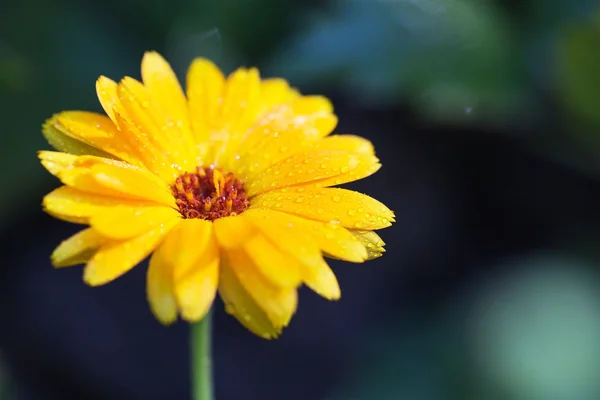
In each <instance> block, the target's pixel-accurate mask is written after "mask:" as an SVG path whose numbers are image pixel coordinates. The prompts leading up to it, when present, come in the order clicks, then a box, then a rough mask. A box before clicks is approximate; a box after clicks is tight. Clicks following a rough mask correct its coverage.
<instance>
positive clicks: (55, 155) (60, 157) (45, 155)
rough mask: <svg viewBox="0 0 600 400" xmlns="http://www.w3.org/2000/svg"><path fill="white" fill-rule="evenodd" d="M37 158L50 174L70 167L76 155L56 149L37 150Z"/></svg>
mask: <svg viewBox="0 0 600 400" xmlns="http://www.w3.org/2000/svg"><path fill="white" fill-rule="evenodd" d="M38 158H39V159H40V161H41V163H42V165H43V166H44V168H46V169H47V170H48V172H50V173H51V174H52V175H58V174H59V173H60V172H61V171H64V170H65V169H67V168H70V167H72V166H73V163H75V160H77V158H78V157H77V156H76V155H73V154H67V153H60V152H57V151H39V152H38Z"/></svg>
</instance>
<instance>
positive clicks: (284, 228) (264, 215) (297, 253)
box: [244, 209, 340, 300]
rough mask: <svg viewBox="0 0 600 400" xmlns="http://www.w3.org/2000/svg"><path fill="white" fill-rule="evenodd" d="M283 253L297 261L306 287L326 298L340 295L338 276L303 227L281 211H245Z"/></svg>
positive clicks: (331, 298)
mask: <svg viewBox="0 0 600 400" xmlns="http://www.w3.org/2000/svg"><path fill="white" fill-rule="evenodd" d="M244 215H245V216H246V217H247V218H248V219H250V220H251V221H252V222H253V223H254V224H255V225H256V226H257V228H258V229H260V231H261V232H262V233H263V234H264V235H265V236H267V237H268V238H269V239H270V240H271V241H272V242H273V243H274V244H275V245H276V246H277V247H278V248H279V249H280V250H281V251H282V252H284V253H285V254H287V255H289V256H290V257H291V258H290V260H291V259H296V260H297V261H299V262H300V270H301V275H302V280H303V281H304V283H306V285H307V286H308V287H310V288H311V289H312V290H314V291H315V292H316V293H318V294H319V295H321V296H323V297H325V298H326V299H329V300H336V299H339V298H340V287H339V285H338V282H337V279H336V277H335V275H334V274H333V272H332V271H331V269H330V268H329V266H328V265H327V263H326V262H325V260H323V257H322V256H321V249H320V248H319V246H318V245H317V243H316V241H315V239H314V238H313V237H311V236H310V235H309V234H307V230H306V227H305V226H304V225H301V224H298V223H297V220H295V219H294V218H289V217H288V215H287V214H284V213H278V212H276V213H273V212H271V211H270V210H261V209H250V210H248V211H246V212H245V214H244Z"/></svg>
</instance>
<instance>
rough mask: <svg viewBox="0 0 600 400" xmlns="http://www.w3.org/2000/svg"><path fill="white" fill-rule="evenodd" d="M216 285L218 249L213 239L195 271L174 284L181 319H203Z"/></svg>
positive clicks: (215, 292)
mask: <svg viewBox="0 0 600 400" xmlns="http://www.w3.org/2000/svg"><path fill="white" fill-rule="evenodd" d="M218 284H219V249H218V247H217V246H216V242H215V241H214V238H213V240H211V242H210V244H209V245H208V246H207V248H206V251H205V252H204V254H203V255H202V257H200V259H199V260H198V261H197V265H196V268H195V270H194V271H193V272H191V273H190V274H188V276H187V277H186V278H184V279H182V280H181V282H179V283H176V286H175V293H176V296H177V303H178V304H179V308H180V310H181V316H182V317H183V319H185V320H186V321H189V322H197V321H200V320H201V319H202V318H204V316H205V315H206V313H207V312H208V311H209V310H210V308H211V306H212V304H213V301H214V300H215V296H216V294H217V287H218Z"/></svg>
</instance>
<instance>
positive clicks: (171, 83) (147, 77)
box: [142, 51, 190, 135]
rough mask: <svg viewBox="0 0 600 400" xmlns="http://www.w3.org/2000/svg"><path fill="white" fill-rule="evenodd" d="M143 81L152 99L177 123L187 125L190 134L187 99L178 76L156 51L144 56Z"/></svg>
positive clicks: (186, 129) (187, 132)
mask: <svg viewBox="0 0 600 400" xmlns="http://www.w3.org/2000/svg"><path fill="white" fill-rule="evenodd" d="M142 81H143V82H144V85H145V86H146V88H148V92H150V94H151V95H152V100H153V101H154V102H156V103H157V105H158V108H159V109H161V110H162V111H163V112H164V113H165V115H167V116H169V117H170V118H171V119H172V120H173V121H174V122H175V124H176V125H177V124H179V125H182V126H183V127H185V134H188V135H189V133H190V132H189V125H190V123H189V117H188V111H187V100H186V99H185V96H184V94H183V91H182V90H181V86H180V85H179V81H178V80H177V76H175V73H174V72H173V70H172V69H171V66H170V65H169V63H167V61H165V59H164V58H162V57H161V56H160V55H159V54H158V53H156V52H153V51H152V52H147V53H146V54H144V57H143V58H142Z"/></svg>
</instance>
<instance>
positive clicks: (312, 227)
mask: <svg viewBox="0 0 600 400" xmlns="http://www.w3.org/2000/svg"><path fill="white" fill-rule="evenodd" d="M259 211H261V210H258V209H254V208H251V209H250V210H248V211H246V212H245V214H249V213H251V212H252V213H254V212H257V213H258V212H259ZM262 211H263V212H264V214H263V215H266V216H267V217H268V218H278V219H282V220H287V221H288V223H290V224H292V225H294V226H295V228H294V229H298V231H299V232H302V235H307V236H309V237H311V238H312V240H314V241H315V243H316V244H317V246H318V247H319V248H320V249H321V251H323V252H324V253H326V254H328V255H331V256H334V257H336V258H339V259H341V260H345V261H350V262H363V261H365V260H366V258H367V251H366V249H365V247H364V246H363V244H362V243H361V242H360V241H359V240H358V238H357V237H356V236H354V235H353V234H352V233H350V232H349V231H348V230H347V229H346V228H344V227H342V226H340V225H339V224H335V223H331V222H322V221H315V220H310V219H306V218H302V217H298V216H296V215H293V214H288V213H282V212H279V211H274V210H262Z"/></svg>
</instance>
